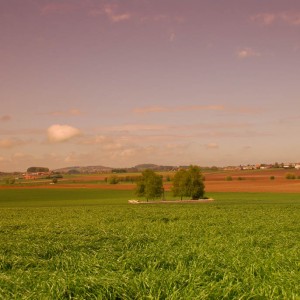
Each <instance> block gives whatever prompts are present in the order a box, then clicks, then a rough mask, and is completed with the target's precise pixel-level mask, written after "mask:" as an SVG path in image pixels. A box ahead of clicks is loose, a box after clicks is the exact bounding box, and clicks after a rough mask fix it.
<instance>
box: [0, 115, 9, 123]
mask: <svg viewBox="0 0 300 300" xmlns="http://www.w3.org/2000/svg"><path fill="white" fill-rule="evenodd" d="M11 119H12V117H11V116H10V115H3V116H0V121H1V122H8V121H10V120H11Z"/></svg>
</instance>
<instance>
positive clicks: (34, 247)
mask: <svg viewBox="0 0 300 300" xmlns="http://www.w3.org/2000/svg"><path fill="white" fill-rule="evenodd" d="M233 182H234V181H233ZM207 196H209V197H212V198H214V199H215V201H213V202H210V203H201V204H197V205H195V204H170V205H160V204H155V205H129V204H128V203H127V200H128V199H131V198H132V197H134V194H133V191H132V190H101V189H99V188H97V189H88V188H76V189H71V188H60V189H54V188H53V189H52V188H50V189H34V188H31V189H23V188H15V189H1V190H0V239H1V244H0V299H299V298H300V287H299V278H300V260H299V257H300V246H299V241H300V221H299V220H300V193H288V194H286V193H237V192H235V193H230V192H226V193H224V192H210V193H208V195H207ZM171 198H172V197H171V195H170V194H169V193H167V199H171Z"/></svg>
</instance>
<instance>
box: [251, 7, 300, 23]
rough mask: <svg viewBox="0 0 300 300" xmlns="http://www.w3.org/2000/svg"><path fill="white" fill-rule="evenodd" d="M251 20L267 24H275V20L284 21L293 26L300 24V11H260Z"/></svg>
mask: <svg viewBox="0 0 300 300" xmlns="http://www.w3.org/2000/svg"><path fill="white" fill-rule="evenodd" d="M250 19H251V21H254V22H257V23H260V24H262V25H265V26H269V25H272V24H274V23H275V22H283V23H286V24H289V25H292V26H298V25H300V11H284V12H277V13H270V12H267V13H258V14H256V15H253V16H251V18H250Z"/></svg>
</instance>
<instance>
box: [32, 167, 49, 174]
mask: <svg viewBox="0 0 300 300" xmlns="http://www.w3.org/2000/svg"><path fill="white" fill-rule="evenodd" d="M37 172H49V169H48V168H44V167H30V168H28V169H27V173H37Z"/></svg>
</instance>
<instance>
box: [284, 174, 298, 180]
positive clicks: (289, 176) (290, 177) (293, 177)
mask: <svg viewBox="0 0 300 300" xmlns="http://www.w3.org/2000/svg"><path fill="white" fill-rule="evenodd" d="M285 178H286V179H296V175H295V174H294V173H287V174H286V175H285Z"/></svg>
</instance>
